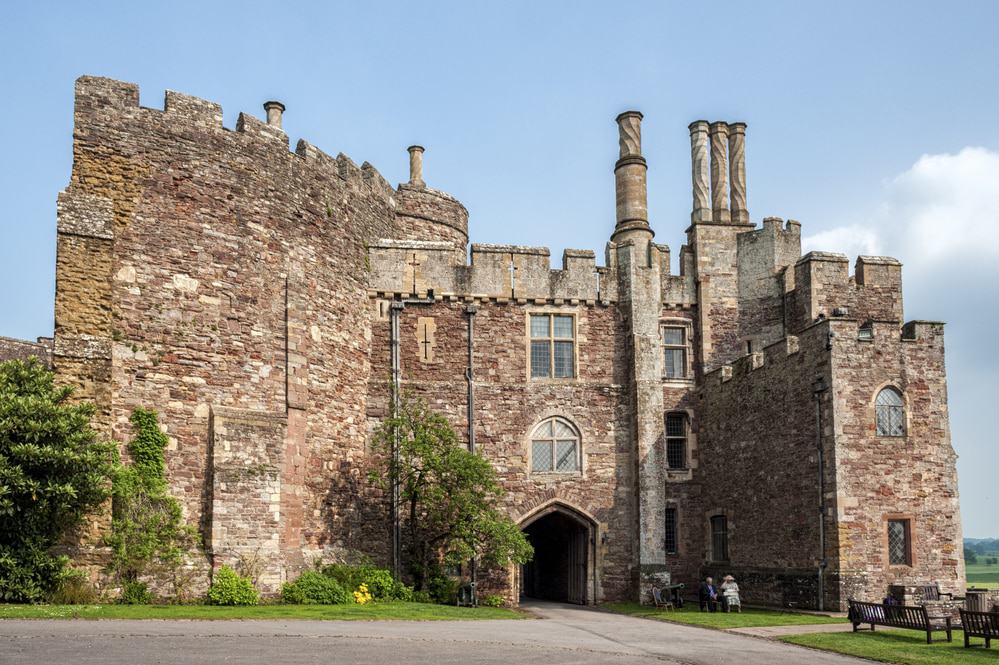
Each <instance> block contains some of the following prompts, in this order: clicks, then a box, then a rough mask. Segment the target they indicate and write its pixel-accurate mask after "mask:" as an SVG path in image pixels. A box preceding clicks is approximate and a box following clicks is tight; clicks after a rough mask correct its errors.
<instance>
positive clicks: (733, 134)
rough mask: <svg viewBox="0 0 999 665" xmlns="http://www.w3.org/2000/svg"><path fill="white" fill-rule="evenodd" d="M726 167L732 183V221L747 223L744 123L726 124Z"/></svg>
mask: <svg viewBox="0 0 999 665" xmlns="http://www.w3.org/2000/svg"><path fill="white" fill-rule="evenodd" d="M728 128H729V133H728V168H729V181H730V182H731V183H732V185H731V187H732V194H731V197H730V200H731V203H732V222H733V223H735V224H748V223H749V211H748V210H746V123H744V122H733V123H732V124H731V125H729V126H728Z"/></svg>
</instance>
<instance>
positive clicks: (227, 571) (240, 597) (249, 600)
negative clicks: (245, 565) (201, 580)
mask: <svg viewBox="0 0 999 665" xmlns="http://www.w3.org/2000/svg"><path fill="white" fill-rule="evenodd" d="M208 600H209V601H210V602H211V604H212V605H256V604H257V603H258V602H260V594H259V593H257V590H256V589H255V588H254V587H253V582H251V581H250V580H249V578H246V577H240V575H239V574H238V573H237V572H236V571H235V570H233V569H232V568H230V567H229V566H222V567H221V568H219V569H218V571H217V572H216V573H215V575H214V576H213V579H212V586H211V588H209V589H208Z"/></svg>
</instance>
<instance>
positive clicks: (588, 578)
mask: <svg viewBox="0 0 999 665" xmlns="http://www.w3.org/2000/svg"><path fill="white" fill-rule="evenodd" d="M520 528H521V530H522V531H523V532H524V533H525V534H526V535H527V538H528V540H529V541H530V542H531V545H533V546H534V559H533V560H532V561H531V562H529V563H527V564H524V565H523V566H521V568H520V595H521V596H524V597H528V598H537V599H541V600H554V601H558V602H563V603H576V604H580V605H586V604H590V603H593V602H594V598H593V590H594V588H595V584H594V583H593V581H594V571H595V570H596V566H595V560H594V559H595V556H594V555H595V551H594V543H595V535H596V524H595V523H594V522H593V520H592V519H590V518H588V517H587V516H585V515H584V514H582V513H581V512H579V511H577V510H575V509H573V508H571V507H569V506H567V505H565V504H561V503H557V502H554V503H550V504H548V505H546V506H543V507H541V508H540V509H538V510H536V511H535V512H533V513H532V514H530V515H529V516H527V517H526V518H524V519H523V520H522V521H521V523H520Z"/></svg>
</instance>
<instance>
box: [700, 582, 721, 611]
mask: <svg viewBox="0 0 999 665" xmlns="http://www.w3.org/2000/svg"><path fill="white" fill-rule="evenodd" d="M697 600H699V601H700V604H701V611H702V612H703V611H704V610H707V611H708V612H714V611H715V607H716V605H717V603H718V589H717V588H716V587H715V581H714V580H713V579H711V578H710V577H705V578H704V581H703V582H701V586H700V587H699V588H698V589H697Z"/></svg>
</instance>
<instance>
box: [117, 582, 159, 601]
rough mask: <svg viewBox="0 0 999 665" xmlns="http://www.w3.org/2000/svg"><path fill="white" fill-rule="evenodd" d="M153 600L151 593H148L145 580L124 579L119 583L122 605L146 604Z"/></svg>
mask: <svg viewBox="0 0 999 665" xmlns="http://www.w3.org/2000/svg"><path fill="white" fill-rule="evenodd" d="M152 601H153V594H151V593H149V587H148V586H146V583H145V582H139V581H138V580H126V581H125V582H124V583H123V584H122V585H121V599H120V602H121V604H122V605H148V604H149V603H151V602H152Z"/></svg>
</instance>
